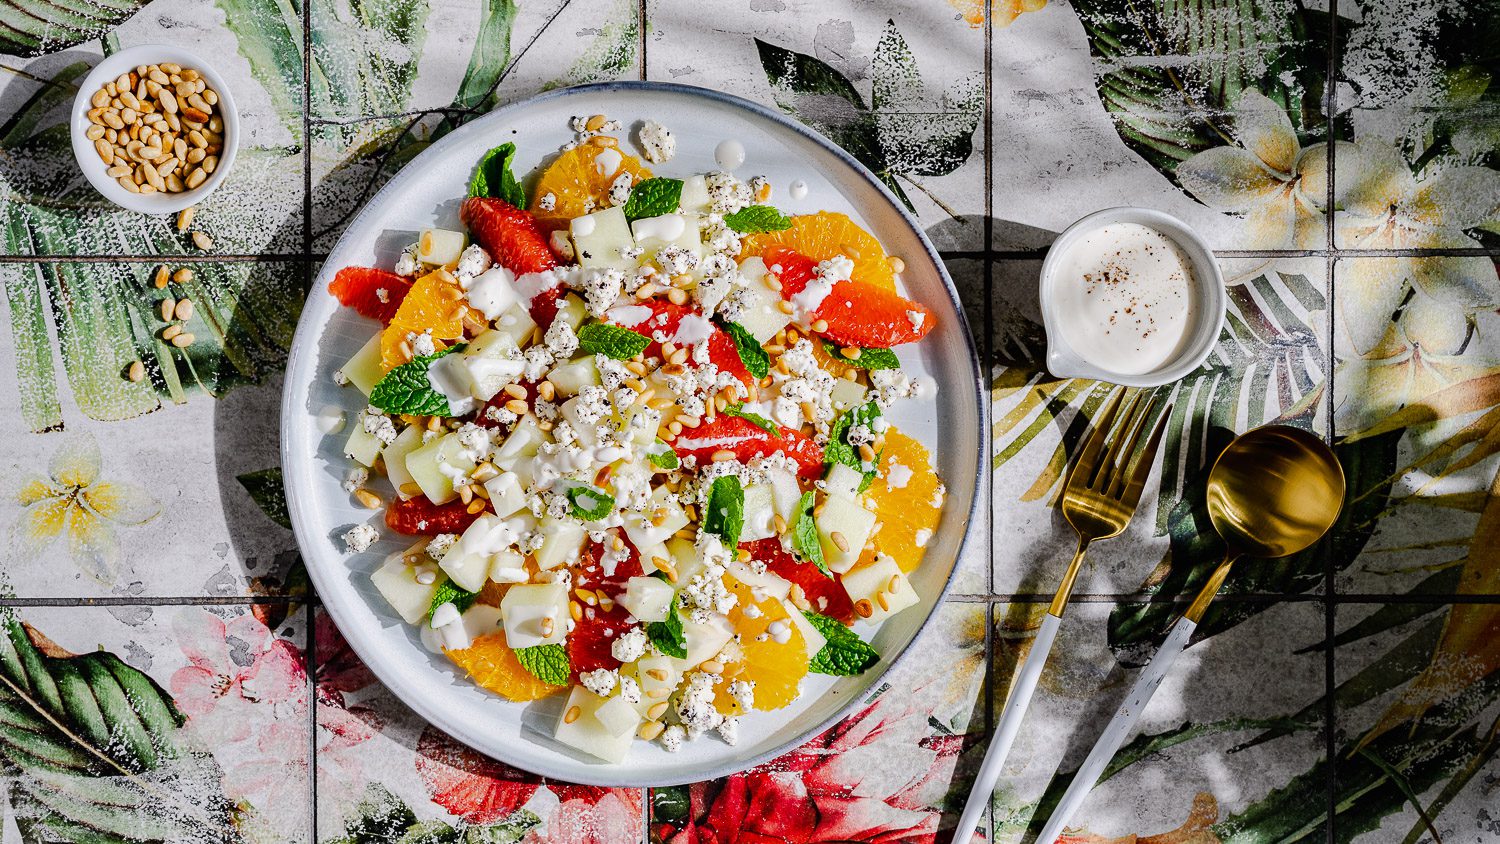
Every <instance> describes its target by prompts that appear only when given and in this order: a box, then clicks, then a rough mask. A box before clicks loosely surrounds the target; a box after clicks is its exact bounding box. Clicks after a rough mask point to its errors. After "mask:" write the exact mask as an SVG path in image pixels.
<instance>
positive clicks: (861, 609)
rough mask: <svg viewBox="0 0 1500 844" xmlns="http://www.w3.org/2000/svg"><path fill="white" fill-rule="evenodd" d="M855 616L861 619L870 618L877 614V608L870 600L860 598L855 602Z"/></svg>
mask: <svg viewBox="0 0 1500 844" xmlns="http://www.w3.org/2000/svg"><path fill="white" fill-rule="evenodd" d="M854 614H855V615H857V616H859V617H860V618H869V617H870V616H872V615H874V614H875V607H874V606H872V605H871V604H870V602H869V601H868V600H866V599H864V598H860V599H859V600H858V601H855V602H854Z"/></svg>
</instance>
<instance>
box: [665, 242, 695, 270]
mask: <svg viewBox="0 0 1500 844" xmlns="http://www.w3.org/2000/svg"><path fill="white" fill-rule="evenodd" d="M656 263H657V264H658V265H660V266H661V269H662V272H664V273H666V274H667V275H682V274H683V273H689V272H692V271H693V270H694V269H695V268H696V267H697V266H698V256H697V255H694V254H693V253H692V252H691V251H689V250H688V249H687V247H684V246H678V245H677V244H675V243H674V244H670V245H667V246H663V247H662V248H660V249H658V250H656Z"/></svg>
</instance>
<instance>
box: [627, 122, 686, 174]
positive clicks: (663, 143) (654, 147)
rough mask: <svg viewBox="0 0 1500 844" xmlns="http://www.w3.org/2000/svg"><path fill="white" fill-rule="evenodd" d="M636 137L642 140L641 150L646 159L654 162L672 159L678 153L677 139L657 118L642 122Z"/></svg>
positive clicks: (659, 162) (658, 162)
mask: <svg viewBox="0 0 1500 844" xmlns="http://www.w3.org/2000/svg"><path fill="white" fill-rule="evenodd" d="M636 137H637V138H638V139H639V140H640V144H641V152H643V153H645V155H646V160H647V161H649V162H651V163H652V164H661V163H663V162H666V161H670V160H671V159H672V156H674V155H676V154H677V139H676V138H674V137H672V133H671V132H670V131H668V130H667V127H665V126H663V125H661V124H660V123H657V122H656V121H655V120H647V121H646V122H645V123H643V124H641V128H640V131H638V132H637V133H636Z"/></svg>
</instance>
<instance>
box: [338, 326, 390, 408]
mask: <svg viewBox="0 0 1500 844" xmlns="http://www.w3.org/2000/svg"><path fill="white" fill-rule="evenodd" d="M339 371H340V372H342V373H344V377H345V378H348V379H349V383H350V384H353V385H354V386H356V387H358V388H359V391H360V392H362V393H364V394H365V395H367V396H368V395H369V394H370V391H371V390H374V389H375V385H376V384H379V383H380V379H382V378H384V377H385V369H384V368H382V367H381V365H380V334H379V333H378V332H377V333H376V334H375V336H374V337H371V338H370V339H369V341H368V342H366V343H365V344H364V345H363V346H360V347H359V351H357V352H355V353H354V357H351V358H349V360H347V361H345V362H344V365H343V366H342V367H340V368H339Z"/></svg>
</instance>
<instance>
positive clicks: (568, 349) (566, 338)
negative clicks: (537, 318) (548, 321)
mask: <svg viewBox="0 0 1500 844" xmlns="http://www.w3.org/2000/svg"><path fill="white" fill-rule="evenodd" d="M542 344H543V345H545V346H546V347H547V351H549V352H551V353H552V355H553V357H555V358H556V359H557V360H562V359H563V358H566V357H568V356H570V355H572V354H573V353H574V352H576V351H578V335H577V334H575V333H574V332H573V325H572V324H571V323H569V322H568V321H567V320H565V319H555V320H553V321H552V325H550V326H548V327H547V334H546V336H545V337H543V338H542Z"/></svg>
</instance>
